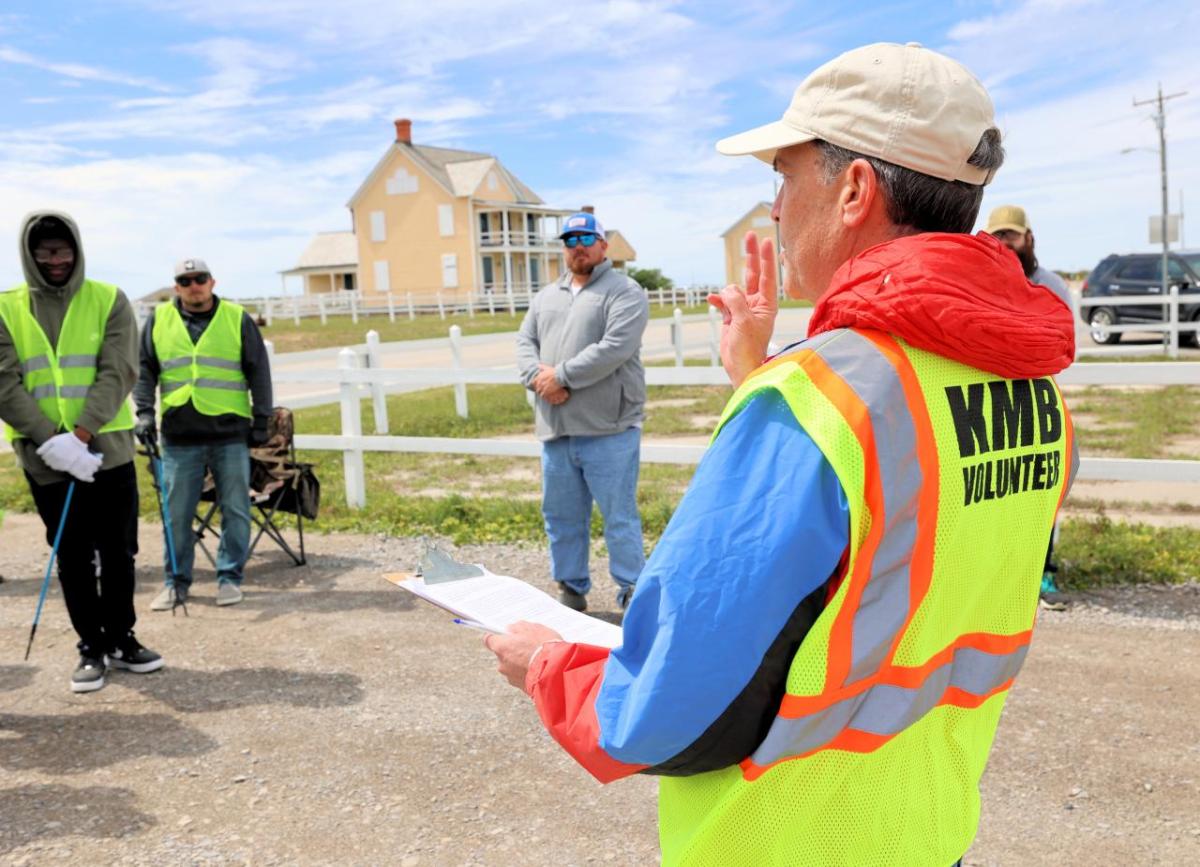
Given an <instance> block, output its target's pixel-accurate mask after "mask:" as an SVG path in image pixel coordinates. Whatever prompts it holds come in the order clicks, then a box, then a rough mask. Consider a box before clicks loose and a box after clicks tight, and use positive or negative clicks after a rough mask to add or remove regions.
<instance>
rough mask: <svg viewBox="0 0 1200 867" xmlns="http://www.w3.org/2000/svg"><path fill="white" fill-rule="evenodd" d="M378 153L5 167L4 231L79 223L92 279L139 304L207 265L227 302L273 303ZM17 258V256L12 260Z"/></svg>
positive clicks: (341, 217) (2, 268) (5, 258)
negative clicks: (58, 220) (175, 277)
mask: <svg viewBox="0 0 1200 867" xmlns="http://www.w3.org/2000/svg"><path fill="white" fill-rule="evenodd" d="M377 156H378V154H376V153H366V152H345V153H340V154H335V155H332V156H330V157H322V158H321V159H318V160H311V161H285V160H278V159H273V158H265V157H252V158H245V159H239V158H231V157H218V156H214V155H211V154H204V153H195V154H184V155H180V156H177V157H153V158H146V157H137V158H128V159H111V158H109V159H91V160H82V161H78V162H75V163H73V164H70V165H41V166H38V165H34V164H31V163H29V162H26V161H13V160H9V159H5V160H3V161H0V190H3V191H4V199H5V204H6V212H7V213H9V214H10V215H12V216H11V220H12V223H11V225H9V226H8V227H7V231H8V232H10V233H11V235H10V240H11V238H12V237H15V235H16V232H17V228H18V220H17V217H18V215H20V214H23V213H27V212H28V211H32V210H40V209H44V208H58V209H61V210H64V211H66V212H67V213H69V214H71V215H72V216H73V217H74V218H75V219H76V220H77V222H78V223H79V225H80V229H81V232H82V234H83V243H84V248H85V250H86V251H87V262H88V272H89V274H90V275H91V276H93V277H95V278H97V279H102V280H108V281H112V282H115V283H117V284H118V285H120V286H121V287H122V288H123V289H125V290H126V292H127V293H128V294H129V295H130V296H131V297H137V296H140V295H143V294H145V293H146V292H149V291H151V290H152V289H155V288H158V287H160V286H162V285H165V284H167V283H169V282H170V277H171V274H170V267H171V263H172V262H173V261H175V260H176V259H178V258H180V257H182V256H188V255H198V256H203V257H204V258H205V259H207V260H208V262H209V264H210V265H211V266H212V267H213V270H214V272H215V273H216V274H217V276H218V278H219V279H220V280H221V285H222V290H223V291H225V292H228V293H229V294H231V295H251V294H262V293H265V292H277V291H278V289H279V277H278V275H277V274H276V272H277V271H279V270H282V269H284V268H287V267H290V266H291V265H292V264H293V263H294V262H295V261H296V258H297V257H298V256H299V254H300V252H301V251H302V250H303V248H304V246H305V244H306V243H307V242H308V240H309V238H310V237H311V235H312V234H313V233H315V232H317V231H321V230H327V229H342V228H347V227H348V225H349V218H348V215H347V212H346V211H345V209H344V207H343V206H342V203H343V202H344V200H345V197H346V190H347V189H353V188H354V186H355V185H357V184H358V182H359V181H361V179H362V178H363V177H364V176H365V175H366V172H367V171H368V170H369V168H370V166H371V164H372V162H373V161H374V160H375V159H376V158H377ZM15 247H16V245H15V244H12V243H9V244H0V273H3V274H6V275H9V276H10V277H12V276H14V275H17V274H20V263H19V261H18V260H17V258H16V249H15ZM10 248H11V249H10Z"/></svg>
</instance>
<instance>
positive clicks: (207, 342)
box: [153, 298, 251, 418]
mask: <svg viewBox="0 0 1200 867" xmlns="http://www.w3.org/2000/svg"><path fill="white" fill-rule="evenodd" d="M243 313H244V310H243V308H242V306H241V305H240V304H234V303H233V302H232V301H226V300H225V299H224V298H222V299H221V301H220V303H219V304H218V305H217V312H216V313H214V314H213V317H212V320H211V321H210V322H209V323H208V327H207V328H205V329H204V333H203V334H201V335H200V340H199V341H198V342H196V343H193V342H192V337H191V335H190V334H188V330H187V326H186V325H185V324H184V322H183V317H182V316H180V315H179V311H178V310H177V309H176V308H175V304H174V302H171V301H168V302H165V303H163V304H159V305H158V306H157V307H156V308H154V331H153V340H154V352H155V354H156V355H157V356H158V364H159V375H158V388H159V393H160V394H161V395H162V404H163V407H164V408H170V407H176V406H183V405H184V404H185V403H187V402H188V401H191V402H192V405H193V406H194V407H196V409H197V411H199V412H201V413H203V414H204V415H228V414H230V413H232V414H233V415H240V416H242V417H244V418H250V417H251V413H250V393H249V391H248V390H247V385H246V376H245V374H243V373H242V314H243Z"/></svg>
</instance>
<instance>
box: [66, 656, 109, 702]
mask: <svg viewBox="0 0 1200 867" xmlns="http://www.w3.org/2000/svg"><path fill="white" fill-rule="evenodd" d="M104 671H105V668H104V657H103V656H93V655H92V652H91V651H90V650H83V651H80V653H79V665H77V666H76V667H75V671H74V673H73V674H72V675H71V692H95V691H96V690H98V689H100V688H101V687H102V686H104Z"/></svg>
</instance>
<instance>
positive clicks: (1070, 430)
mask: <svg viewBox="0 0 1200 867" xmlns="http://www.w3.org/2000/svg"><path fill="white" fill-rule="evenodd" d="M1058 402H1059V405H1060V406H1062V414H1063V418H1064V419H1065V421H1064V423H1063V431H1064V432H1065V433H1064V435H1065V436H1066V438H1067V441H1066V442H1065V443H1063V445H1064V446H1065V448H1066V458H1067V472H1070V471H1071V466H1070V463H1071V458H1072V456H1073V455H1074V451H1073V449H1074V446H1075V423H1074V422H1073V421H1071V414H1070V413H1069V412H1067V403H1066V401H1064V400H1063V399H1062V391H1061V390H1060V391H1059V392H1058ZM1069 481H1070V480H1067V481H1064V482H1063V486H1062V491H1060V492H1059V494H1058V505H1057V506H1055V507H1054V520H1055V521H1057V520H1058V513H1059V512H1060V511H1061V510H1062V504H1063V500H1065V499H1066V498H1067V488H1069V487H1071V486H1070V484H1069V483H1068V482H1069ZM1051 526H1053V522H1052V523H1051Z"/></svg>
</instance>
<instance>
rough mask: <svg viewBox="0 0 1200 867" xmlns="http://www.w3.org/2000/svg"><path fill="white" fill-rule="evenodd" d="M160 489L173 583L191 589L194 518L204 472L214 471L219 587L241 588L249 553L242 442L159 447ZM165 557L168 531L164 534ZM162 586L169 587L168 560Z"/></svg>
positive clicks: (247, 454) (246, 455)
mask: <svg viewBox="0 0 1200 867" xmlns="http://www.w3.org/2000/svg"><path fill="white" fill-rule="evenodd" d="M162 455H163V458H162V459H163V486H164V488H165V489H166V490H165V496H166V500H167V512H168V514H169V515H170V516H171V534H172V535H173V536H174V540H175V563H176V566H177V568H178V570H179V574H178V576H176V580H177V581H178V583H179V584H180V585H181V586H183V587H185V588H186V587H188V586H189V585H191V583H192V561H193V559H194V557H195V553H196V546H195V537H194V536H193V534H192V517H193V516H194V515H195V514H196V504H197V503H199V502H200V489H201V488H202V487H203V485H204V469H205V467H208V468H209V469H211V470H212V474H213V480H214V481H215V482H216V485H217V504H218V505H219V506H220V507H221V544H220V546H219V547H218V548H217V581H218V582H220V581H230V582H232V583H234V584H241V583H242V569H243V567H244V566H245V565H246V557H247V554H248V551H249V548H250V449H249V448H248V447H247V445H246V444H245V443H244V442H228V443H217V444H215V445H196V446H190V445H189V446H179V445H174V446H173V445H167V444H165V443H164V444H163V448H162ZM163 536H164V539H163V544H164V549H163V550H164V551H165V550H166V548H165V545H166V530H165V528H164V531H163ZM165 559H166V562H165V563H164V564H163V569H164V571H165V573H166V583H167V585H168V586H169V585H170V584H171V582H172V577H171V560H170V557H169V556H166V557H165Z"/></svg>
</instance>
